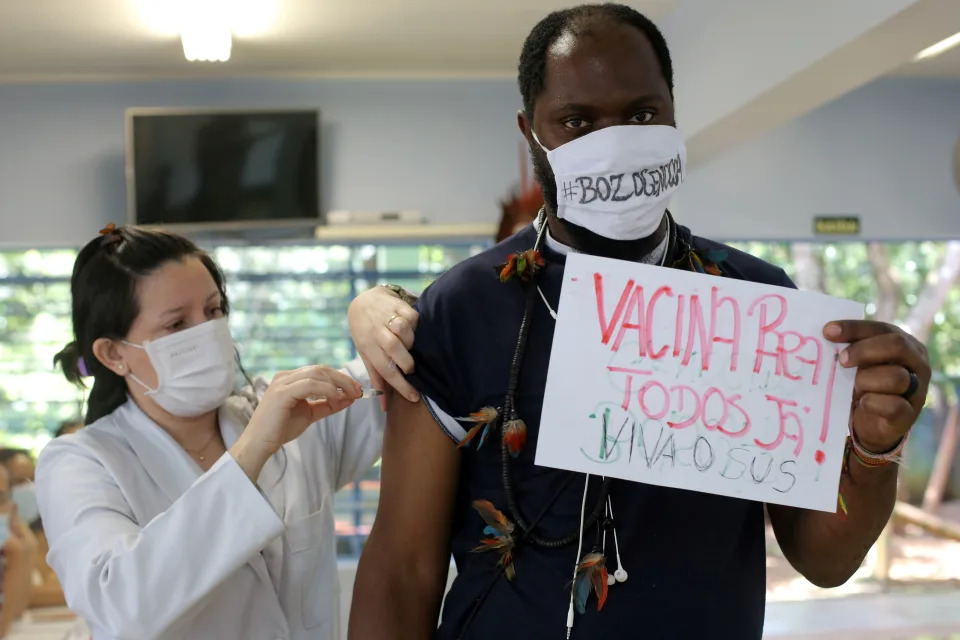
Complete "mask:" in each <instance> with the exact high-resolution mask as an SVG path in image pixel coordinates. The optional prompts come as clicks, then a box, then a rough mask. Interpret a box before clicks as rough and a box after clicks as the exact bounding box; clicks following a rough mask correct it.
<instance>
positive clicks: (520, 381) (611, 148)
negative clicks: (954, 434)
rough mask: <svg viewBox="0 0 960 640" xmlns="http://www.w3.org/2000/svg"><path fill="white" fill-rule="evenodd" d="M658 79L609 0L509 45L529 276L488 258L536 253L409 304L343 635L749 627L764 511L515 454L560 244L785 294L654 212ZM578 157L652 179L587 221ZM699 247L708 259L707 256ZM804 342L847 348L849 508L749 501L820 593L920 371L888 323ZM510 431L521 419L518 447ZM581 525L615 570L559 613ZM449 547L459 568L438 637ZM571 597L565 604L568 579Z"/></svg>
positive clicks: (923, 368)
mask: <svg viewBox="0 0 960 640" xmlns="http://www.w3.org/2000/svg"><path fill="white" fill-rule="evenodd" d="M672 76H673V70H672V67H671V63H670V57H669V52H668V50H667V46H666V43H665V42H664V40H663V37H662V36H661V34H660V32H659V31H658V30H657V28H656V27H655V26H654V25H653V24H652V23H650V22H649V21H648V20H647V19H646V18H644V17H643V16H642V15H640V14H639V13H637V12H636V11H634V10H632V9H630V8H628V7H625V6H621V5H612V4H607V5H601V6H581V7H577V8H574V9H571V10H568V11H561V12H556V13H553V14H550V15H549V16H548V17H547V18H545V19H544V20H543V21H541V22H540V23H539V24H538V25H537V26H536V27H535V28H534V29H533V31H532V32H531V34H530V35H529V37H528V38H527V40H526V42H525V44H524V48H523V52H522V54H521V57H520V65H519V84H520V91H521V94H522V97H523V106H524V108H523V111H522V112H521V113H520V114H519V116H518V122H519V125H520V130H521V131H522V132H523V135H524V136H525V137H526V139H527V141H528V142H529V145H530V150H531V153H532V155H533V159H534V163H535V168H536V171H537V176H538V179H539V181H540V183H541V185H542V186H543V193H544V197H545V201H546V216H545V218H546V224H547V225H548V236H547V237H546V239H545V246H544V247H543V250H542V258H543V266H542V267H541V268H540V269H539V271H537V272H536V273H531V272H530V270H529V269H530V265H531V263H536V262H538V260H539V258H538V257H537V255H536V254H533V253H528V254H525V255H526V257H527V260H526V262H525V264H524V265H523V266H524V269H521V268H520V265H519V264H517V263H516V262H511V260H510V257H509V256H510V255H511V254H517V253H523V252H525V251H527V250H529V249H531V248H532V247H533V246H534V244H535V243H536V242H537V229H536V228H535V227H534V226H531V227H529V228H527V229H525V230H523V231H521V232H520V233H518V234H517V235H515V236H513V237H512V238H510V239H508V240H506V241H505V242H504V243H502V244H500V245H498V246H496V247H494V248H493V249H491V250H489V251H487V252H485V253H483V254H480V255H479V256H476V257H475V258H472V259H470V260H468V261H466V262H465V263H463V264H460V265H458V266H457V267H455V268H454V269H452V270H451V271H450V272H449V273H447V274H446V275H444V276H443V277H441V278H440V279H439V280H438V281H437V282H436V283H435V284H434V285H433V286H432V287H430V288H429V289H428V290H427V291H426V292H425V293H424V295H423V297H422V299H421V300H420V302H419V305H418V306H419V309H418V310H419V312H420V318H419V325H418V329H417V333H416V342H415V347H414V350H413V353H414V356H415V358H416V366H417V371H416V375H414V376H411V378H410V379H411V380H412V381H413V383H414V385H415V386H416V387H417V388H418V391H420V392H421V394H422V397H423V399H424V401H423V402H421V403H418V404H412V403H410V402H407V401H405V400H403V399H402V398H399V397H394V398H393V400H392V401H391V411H390V413H389V418H388V426H387V433H386V437H385V441H384V451H383V467H382V490H381V494H380V507H379V512H378V514H377V520H376V523H375V525H374V527H373V531H372V532H371V535H370V538H369V541H368V543H367V546H366V549H365V551H364V555H363V557H362V559H361V562H360V567H359V570H358V574H357V581H356V587H355V595H354V599H353V612H352V615H351V621H350V622H351V625H350V632H351V638H355V639H357V640H361V639H362V640H379V639H384V640H385V639H388V638H389V639H390V640H395V639H398V638H411V639H421V638H428V637H437V638H442V639H448V638H449V639H453V638H464V639H467V638H479V639H487V638H517V639H521V638H523V639H526V638H536V639H540V638H562V637H564V633H566V637H567V638H570V637H571V634H572V637H574V638H613V637H620V636H625V637H634V636H638V637H644V638H683V639H686V638H694V639H699V638H711V639H717V638H720V639H730V640H747V639H751V638H754V639H759V638H760V637H761V635H762V628H763V614H764V595H765V562H764V558H765V549H764V524H763V522H764V517H763V515H764V514H763V509H764V506H763V505H761V504H759V503H755V502H748V501H745V500H736V499H732V498H727V497H721V496H716V495H708V494H701V493H694V492H690V491H680V490H675V489H669V488H663V487H657V486H652V485H643V484H640V483H631V482H625V481H616V482H608V481H600V479H596V482H592V483H591V482H585V478H584V476H583V475H581V474H574V473H569V472H564V471H559V470H555V469H548V468H542V467H537V466H535V465H534V462H533V461H534V453H535V451H536V443H537V436H538V430H539V425H538V419H539V416H540V414H541V409H542V404H543V396H544V388H545V383H546V374H547V366H548V362H549V356H550V350H551V345H552V340H553V329H554V327H553V324H554V321H553V318H552V315H553V312H554V309H555V308H556V306H557V301H558V299H559V295H560V286H561V280H562V277H563V264H564V255H565V254H566V252H568V251H571V250H573V251H581V252H585V253H591V254H596V255H602V256H607V257H612V258H619V259H623V260H636V261H643V262H648V263H652V264H659V265H665V266H666V265H671V266H673V267H675V268H693V269H694V270H698V271H705V272H708V273H715V274H716V273H719V274H722V276H723V277H729V278H737V279H742V280H750V281H753V282H759V283H766V284H773V285H781V286H792V283H791V282H790V281H789V279H788V278H787V277H786V275H785V274H784V273H783V271H782V270H781V269H779V268H776V267H773V266H771V265H768V264H766V263H764V262H762V261H760V260H758V259H756V258H753V257H751V256H748V255H746V254H743V253H741V252H738V251H735V250H733V249H730V248H726V247H723V246H722V245H719V244H717V243H713V242H710V241H709V240H705V239H702V238H695V237H693V236H692V235H691V234H690V233H689V231H688V230H686V229H685V228H683V227H681V226H679V225H677V224H675V223H673V222H672V219H671V217H670V216H669V214H666V213H665V210H666V198H668V197H669V195H670V193H672V191H673V190H674V189H675V188H676V186H677V185H678V183H679V177H680V176H682V173H683V170H685V167H683V163H684V162H685V152H684V150H683V146H682V140H681V139H680V136H679V134H678V133H677V132H676V130H675V127H676V123H675V119H674V106H673V96H672V80H673V77H672ZM596 162H601V163H603V166H605V167H608V168H609V169H611V171H613V170H614V169H616V168H617V167H618V165H617V163H618V162H622V163H623V165H624V166H620V167H619V169H620V171H622V172H625V174H626V175H630V173H629V172H631V171H634V170H636V169H637V168H638V167H636V166H630V163H632V162H636V163H639V165H641V167H640V168H642V169H643V170H647V169H650V171H651V172H652V173H658V172H659V175H661V176H662V180H661V182H660V185H659V187H657V188H654V189H650V190H647V191H644V197H643V198H640V197H639V196H638V197H637V198H635V199H634V200H635V201H636V202H627V203H626V204H623V205H621V204H619V203H618V204H617V205H616V207H617V208H615V209H611V210H610V211H607V212H604V210H603V209H602V207H601V208H600V209H599V211H601V212H599V213H591V211H590V210H589V209H588V208H583V207H580V208H578V207H577V206H576V198H574V199H573V203H574V204H573V205H571V201H570V200H569V199H568V195H569V194H567V193H566V192H565V191H564V190H565V189H569V187H570V184H571V182H572V180H570V179H569V176H571V175H576V170H577V169H578V168H579V167H583V166H586V165H588V164H590V163H596ZM651 163H652V164H651ZM556 174H562V176H560V177H561V178H563V179H561V180H558V179H556V178H557V175H556ZM558 182H559V183H560V185H559V186H560V189H561V194H560V197H559V198H558V189H557V188H558ZM641 191H643V189H641ZM587 195H591V194H587ZM588 199H589V198H586V197H585V198H581V200H588ZM594 206H596V205H594ZM611 206H613V205H611ZM710 256H722V257H717V258H716V259H715V262H714V263H711V261H710ZM502 263H508V264H507V265H506V267H505V270H504V272H503V273H502V275H503V276H504V277H507V276H510V275H511V274H512V273H513V272H520V271H526V273H520V274H519V275H520V276H523V277H522V278H521V277H517V278H514V279H511V280H510V281H508V282H506V283H501V282H500V280H499V279H498V278H497V277H496V276H495V272H494V269H495V268H497V267H498V265H501V264H502ZM511 268H513V271H511ZM533 271H536V269H534V270H533ZM515 280H527V282H526V283H523V282H516V281H515ZM541 298H542V300H541ZM518 333H519V334H521V339H520V340H518ZM824 336H825V337H826V338H827V339H829V340H832V341H835V342H850V343H852V344H851V346H850V347H849V348H847V349H846V350H845V351H844V352H843V355H842V356H841V358H840V362H841V365H842V366H844V367H859V371H858V374H857V377H856V382H855V393H854V409H853V429H854V432H855V434H856V441H855V445H852V446H854V450H851V452H850V453H849V459H850V460H854V457H855V456H856V460H859V461H862V462H863V464H859V463H857V462H850V464H849V471H848V472H846V473H845V474H844V476H843V479H842V483H841V490H842V495H843V496H844V498H845V500H846V506H847V507H848V508H849V516H848V517H846V518H845V517H844V516H843V515H842V514H832V513H823V512H812V511H804V510H799V509H792V508H785V507H780V506H773V505H770V506H769V507H768V508H767V510H768V512H769V515H770V519H771V521H772V523H773V526H774V530H775V532H776V535H777V538H778V540H779V542H780V545H781V547H782V549H783V551H784V553H785V555H786V556H787V558H788V559H789V560H790V562H791V563H792V564H793V566H794V567H796V568H797V569H798V570H799V571H800V572H801V573H802V574H803V575H804V576H806V577H807V578H808V579H809V580H810V581H812V582H813V583H815V584H817V585H820V586H824V587H829V586H835V585H839V584H841V583H843V582H844V581H846V580H847V579H848V578H849V577H850V576H851V575H852V573H853V572H854V571H855V570H856V568H857V567H858V566H859V564H860V563H861V561H862V559H863V557H864V555H865V554H866V552H867V550H868V549H869V547H870V546H871V544H872V543H873V542H874V541H875V539H876V538H877V536H878V535H879V533H880V531H881V529H882V528H883V526H884V524H885V523H886V521H887V519H888V517H889V515H890V512H891V509H892V506H893V503H894V497H895V488H896V478H897V470H896V464H892V462H894V459H895V456H896V453H897V452H898V448H899V446H900V444H901V442H902V441H903V439H904V437H905V435H906V433H907V431H908V430H909V428H910V426H911V425H912V424H913V422H914V420H915V419H916V416H917V414H918V413H919V411H920V409H921V407H922V405H923V402H924V398H925V395H926V390H927V384H928V381H929V376H930V370H929V365H928V363H927V356H926V351H925V349H924V348H923V346H922V345H921V344H919V343H918V342H916V341H915V340H913V339H912V338H910V337H909V336H907V335H905V334H904V333H903V332H901V331H899V330H898V329H896V328H895V327H891V326H889V325H885V324H880V323H876V322H865V321H840V322H836V323H831V324H829V325H828V326H827V327H825V328H824ZM483 407H495V408H498V409H499V413H498V414H497V415H496V416H495V417H494V419H493V422H492V425H493V428H494V429H496V428H497V427H498V426H499V427H500V431H498V432H495V433H494V435H493V436H492V438H491V440H492V443H491V442H490V441H488V442H487V444H486V445H485V446H483V447H480V448H477V447H476V446H475V445H476V444H477V441H478V440H479V439H481V438H483V437H484V436H483V431H482V430H480V431H475V430H471V431H469V432H468V428H469V427H470V426H471V423H469V422H467V423H465V422H464V420H463V417H465V416H468V415H470V414H471V413H473V412H477V411H478V410H480V409H482V408H483ZM490 417H491V416H490V415H489V413H487V414H486V416H484V415H480V416H478V418H476V419H479V420H486V419H489V418H490ZM518 420H522V421H524V422H525V423H526V439H527V442H526V445H525V446H524V447H523V448H522V450H519V449H520V447H519V444H522V442H521V441H522V437H520V436H521V435H522V430H521V429H520V426H519V425H520V424H522V423H518ZM477 424H481V425H482V423H477ZM470 438H472V442H470V443H469V446H466V447H463V448H460V449H458V447H457V443H458V442H462V441H464V440H468V439H470ZM498 441H499V442H498ZM518 450H519V451H518ZM508 454H516V457H515V458H514V457H513V456H512V455H508ZM868 464H869V465H870V466H867V465H868ZM585 485H586V486H585ZM477 501H480V502H479V503H478V504H477V505H476V507H475V506H474V503H475V502H477ZM483 501H488V502H483ZM611 512H615V514H616V519H615V520H614V519H613V518H612V517H608V516H610V514H611ZM481 514H482V515H483V518H482V517H481ZM485 525H486V526H485ZM601 530H603V531H607V532H609V533H613V532H614V531H615V532H616V534H617V535H616V539H617V550H618V553H617V554H614V553H612V552H611V548H610V547H612V546H613V545H608V547H607V553H608V554H609V555H608V556H607V564H608V565H609V566H610V568H611V569H613V568H614V566H617V565H616V564H615V563H614V562H613V560H612V559H611V556H614V557H615V556H616V555H619V556H620V558H619V562H620V565H619V568H621V569H622V568H624V567H626V566H629V568H630V572H629V579H625V580H624V581H622V582H620V581H615V582H616V583H615V584H613V585H611V586H609V591H608V592H607V597H606V602H605V604H604V606H603V608H602V610H600V611H598V610H597V606H596V604H594V602H593V600H592V596H591V602H590V605H589V606H586V607H585V608H583V613H577V614H574V612H573V606H572V602H571V600H572V599H571V591H570V583H571V579H572V578H573V576H574V567H575V566H576V565H578V563H579V562H580V561H581V560H583V562H582V563H581V564H580V566H579V567H578V571H580V570H582V571H580V575H586V572H587V571H589V566H590V565H591V562H594V561H593V560H590V557H589V556H583V552H584V551H589V550H590V549H591V548H592V547H596V548H601V549H602V546H601V544H600V542H599V538H600V537H601V535H602V534H601ZM578 531H579V535H578ZM585 531H586V533H584V532H585ZM611 537H612V536H611ZM482 538H484V539H485V540H484V541H483V542H481V539H482ZM595 539H596V542H595ZM585 540H586V541H587V542H586V546H584V547H583V549H582V550H578V549H579V548H580V547H581V545H583V544H584V541H585ZM578 541H579V543H580V544H578ZM477 548H489V549H492V550H493V552H491V553H473V551H474V550H475V549H477ZM451 551H452V552H453V555H454V558H455V560H456V562H457V570H458V573H457V577H456V580H455V581H454V583H453V585H452V588H451V590H450V593H449V595H448V596H447V598H446V600H445V601H444V602H443V618H442V620H441V621H440V626H439V630H437V616H438V612H439V610H440V604H441V598H442V595H443V590H444V586H445V578H446V575H447V569H448V562H449V554H450V552H451ZM594 566H596V564H595V562H594ZM620 578H627V575H626V574H625V573H622V574H621V575H620ZM587 584H589V583H587ZM588 589H589V587H588ZM576 591H577V596H578V600H579V599H580V598H581V596H583V590H581V589H580V588H579V582H578V586H577V587H576ZM597 591H598V592H599V591H600V585H599V584H598V586H597ZM587 594H588V595H589V591H587ZM580 608H581V607H580V606H578V607H577V609H578V610H579V609H580Z"/></svg>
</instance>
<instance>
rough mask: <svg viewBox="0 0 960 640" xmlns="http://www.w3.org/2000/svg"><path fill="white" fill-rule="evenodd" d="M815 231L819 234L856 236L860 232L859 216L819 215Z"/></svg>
mask: <svg viewBox="0 0 960 640" xmlns="http://www.w3.org/2000/svg"><path fill="white" fill-rule="evenodd" d="M813 232H814V233H815V234H816V235H818V236H855V235H858V234H859V233H860V218H859V217H858V216H817V217H816V218H814V219H813Z"/></svg>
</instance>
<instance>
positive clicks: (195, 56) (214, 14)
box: [180, 0, 233, 62]
mask: <svg viewBox="0 0 960 640" xmlns="http://www.w3.org/2000/svg"><path fill="white" fill-rule="evenodd" d="M182 20H183V22H182V26H181V27H180V42H181V43H182V44H183V55H184V56H186V58H187V60H189V61H191V62H195V61H201V62H226V61H227V60H229V59H230V51H231V49H232V47H233V33H232V29H231V12H230V2H229V0H193V1H192V2H191V3H190V10H189V11H188V12H184V13H183V14H182Z"/></svg>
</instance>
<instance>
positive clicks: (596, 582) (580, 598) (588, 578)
mask: <svg viewBox="0 0 960 640" xmlns="http://www.w3.org/2000/svg"><path fill="white" fill-rule="evenodd" d="M573 590H574V601H575V603H576V607H577V611H578V612H579V613H585V612H586V610H587V600H589V598H590V592H591V591H593V592H594V593H596V594H597V611H600V610H601V609H603V605H604V603H606V601H607V593H608V590H609V586H608V585H607V559H606V558H605V557H604V555H603V554H602V553H599V552H596V551H593V552H590V553H588V554H587V555H585V556H583V560H581V561H580V564H578V565H577V576H576V579H575V580H574V583H573Z"/></svg>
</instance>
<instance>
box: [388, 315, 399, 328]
mask: <svg viewBox="0 0 960 640" xmlns="http://www.w3.org/2000/svg"><path fill="white" fill-rule="evenodd" d="M399 317H400V314H399V313H395V314H393V317H392V318H390V319H389V320H387V329H390V325H391V324H393V321H394V320H396V319H397V318H399ZM390 330H391V331H393V329H390Z"/></svg>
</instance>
